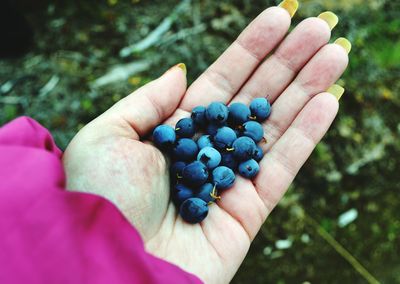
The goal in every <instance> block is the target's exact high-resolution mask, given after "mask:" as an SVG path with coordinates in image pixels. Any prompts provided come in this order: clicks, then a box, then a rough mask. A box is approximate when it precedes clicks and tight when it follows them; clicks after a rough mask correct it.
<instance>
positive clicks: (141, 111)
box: [104, 63, 187, 139]
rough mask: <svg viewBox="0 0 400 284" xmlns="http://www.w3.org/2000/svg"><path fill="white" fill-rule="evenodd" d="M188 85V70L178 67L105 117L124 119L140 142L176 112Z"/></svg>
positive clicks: (134, 93)
mask: <svg viewBox="0 0 400 284" xmlns="http://www.w3.org/2000/svg"><path fill="white" fill-rule="evenodd" d="M186 84H187V83H186V66H185V64H183V63H179V64H177V65H175V66H173V67H171V68H170V69H169V70H168V71H167V72H165V73H164V74H163V75H162V76H161V77H159V78H158V79H156V80H154V81H152V82H150V83H148V84H146V85H144V86H143V87H141V88H140V89H138V90H136V91H135V92H133V93H132V94H130V95H129V96H127V97H125V98H123V99H122V100H120V101H119V102H117V103H116V104H115V105H114V106H113V107H111V108H110V109H109V110H108V111H106V112H105V113H104V115H105V116H112V117H114V118H115V117H117V118H118V119H123V121H124V122H126V123H128V124H129V125H130V126H131V128H132V129H133V130H134V132H135V135H136V137H134V138H135V139H140V137H143V136H145V135H147V134H148V132H149V131H150V130H151V129H153V128H154V127H155V126H156V125H158V124H160V123H161V122H163V121H164V120H166V119H167V118H168V117H169V116H170V115H171V114H172V113H173V112H174V111H175V110H176V109H177V107H178V105H179V103H180V101H181V100H182V98H183V96H184V94H185V92H186Z"/></svg>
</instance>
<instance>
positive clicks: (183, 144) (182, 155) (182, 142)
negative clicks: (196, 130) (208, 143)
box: [174, 138, 198, 161]
mask: <svg viewBox="0 0 400 284" xmlns="http://www.w3.org/2000/svg"><path fill="white" fill-rule="evenodd" d="M197 153H198V147H197V144H196V142H194V141H193V140H192V139H190V138H182V139H179V140H178V141H176V144H175V147H174V157H175V158H176V159H177V160H180V161H190V160H194V159H195V158H196V156H197Z"/></svg>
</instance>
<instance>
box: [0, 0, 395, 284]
mask: <svg viewBox="0 0 400 284" xmlns="http://www.w3.org/2000/svg"><path fill="white" fill-rule="evenodd" d="M277 2H278V1H250V0H232V1H228V0H223V1H213V0H201V1H200V0H199V1H194V0H193V1H182V2H180V1H169V0H162V1H161V0H159V1H139V0H129V1H128V0H125V1H122V0H108V1H106V0H104V1H48V0H38V1H27V0H26V1H24V0H18V1H9V2H7V1H5V0H3V1H2V2H1V3H2V4H0V18H1V20H0V23H1V27H0V38H1V48H0V49H1V52H0V56H1V59H0V124H1V125H2V124H4V123H6V122H8V121H10V120H11V119H13V118H15V117H17V116H19V115H29V116H32V117H33V118H34V119H36V120H38V121H39V122H40V123H42V124H43V125H44V126H46V127H47V128H49V129H50V130H51V132H52V133H53V134H54V136H55V139H56V141H57V143H58V145H59V146H60V147H62V148H65V147H66V145H67V144H68V141H70V139H71V138H72V137H73V135H74V134H75V133H76V132H77V131H78V130H79V129H80V128H81V127H82V126H83V125H85V124H86V123H87V122H89V121H90V120H92V119H93V118H95V117H96V116H97V115H99V114H100V113H102V112H103V111H104V110H106V109H107V108H109V107H110V106H111V105H112V104H113V103H114V102H116V101H118V100H119V99H121V98H122V97H123V96H125V95H126V94H128V93H130V92H132V91H133V90H135V89H136V88H138V87H140V86H141V85H143V84H145V83H146V82H148V81H150V80H152V79H154V78H156V77H158V76H159V75H161V74H162V73H163V72H164V71H165V70H166V69H167V68H169V67H170V66H172V65H174V64H176V63H178V62H185V63H186V65H187V67H188V78H189V81H190V82H192V81H193V80H194V79H195V78H196V77H197V76H198V75H199V74H200V73H201V72H202V71H204V69H205V68H206V67H207V66H208V65H209V64H210V63H212V62H213V61H214V60H215V59H216V58H217V57H218V55H219V54H220V53H221V52H222V51H223V50H224V49H225V48H226V47H227V46H228V45H229V43H230V42H232V41H233V40H234V38H235V37H236V36H237V35H238V34H239V32H240V31H241V30H242V29H243V28H244V27H245V26H246V24H247V23H249V21H250V20H251V19H253V18H254V17H255V16H256V15H257V14H259V13H260V12H261V11H263V9H265V8H266V7H268V6H271V5H275V4H277ZM300 2H301V7H300V9H299V11H298V13H297V14H296V16H295V18H294V22H295V23H297V22H299V21H301V20H302V19H304V18H305V17H309V16H317V15H318V14H319V13H320V12H323V11H325V10H332V11H333V12H335V13H336V14H337V15H338V16H339V17H340V22H339V25H338V26H337V27H336V28H335V29H334V31H333V34H332V38H333V39H335V38H337V37H340V36H345V37H347V38H348V39H349V40H350V41H351V42H352V43H353V50H352V52H351V56H350V58H351V60H350V66H349V68H348V70H347V71H346V73H345V74H344V76H343V77H342V79H341V80H340V82H339V83H340V84H341V85H342V86H344V87H345V88H346V93H345V95H344V97H343V98H342V100H341V109H340V112H339V115H338V117H337V119H336V120H335V122H334V124H333V126H332V127H331V130H330V131H329V133H328V135H327V136H326V137H325V138H324V139H323V141H322V142H321V143H320V144H319V145H318V147H317V149H316V151H315V152H314V153H313V155H312V157H311V158H310V160H309V161H308V162H307V163H306V165H305V166H304V167H303V169H302V170H301V172H300V174H299V176H298V177H297V178H296V180H295V182H294V184H293V185H292V187H291V189H290V190H289V192H288V194H287V195H286V196H285V198H284V200H283V201H282V202H281V203H280V205H279V206H278V207H277V208H276V209H275V210H274V212H273V213H272V214H271V216H270V218H269V219H268V221H267V222H266V223H265V225H264V227H263V228H262V230H261V231H260V233H259V234H258V236H257V238H256V240H255V241H254V243H253V245H252V246H251V249H250V251H249V254H248V256H247V258H246V260H245V262H244V263H243V265H242V267H241V269H240V271H239V272H238V274H237V275H236V277H235V279H234V280H233V283H249V282H250V281H251V282H252V283H254V284H256V283H368V282H369V283H377V282H376V281H379V282H381V283H400V257H399V255H400V194H399V193H400V180H399V174H400V159H399V158H400V142H399V139H398V137H399V134H400V121H399V117H400V115H399V114H400V107H399V106H400V94H399V91H400V1H393V0H392V1H387V0H364V1H362V0H336V1H331V0H329V1H328V0H325V1H324V0H309V1H307V0H303V1H300ZM299 52H301V51H299Z"/></svg>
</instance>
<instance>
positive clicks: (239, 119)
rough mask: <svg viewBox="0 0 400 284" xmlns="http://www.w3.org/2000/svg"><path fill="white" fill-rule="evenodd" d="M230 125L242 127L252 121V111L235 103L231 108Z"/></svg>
mask: <svg viewBox="0 0 400 284" xmlns="http://www.w3.org/2000/svg"><path fill="white" fill-rule="evenodd" d="M228 109H229V117H228V120H229V123H230V124H232V125H235V126H236V125H241V124H243V123H245V122H246V121H248V120H249V119H250V115H251V112H250V109H249V107H248V106H246V105H245V104H242V103H233V104H231V105H230V106H229V107H228Z"/></svg>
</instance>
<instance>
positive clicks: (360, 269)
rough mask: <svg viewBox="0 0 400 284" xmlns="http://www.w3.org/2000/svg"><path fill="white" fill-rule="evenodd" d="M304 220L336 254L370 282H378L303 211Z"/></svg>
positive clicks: (377, 283)
mask: <svg viewBox="0 0 400 284" xmlns="http://www.w3.org/2000/svg"><path fill="white" fill-rule="evenodd" d="M304 217H305V220H306V221H307V222H308V223H309V224H310V225H311V226H313V227H314V228H315V230H316V231H317V232H318V234H319V235H320V236H321V237H322V238H323V239H324V240H325V241H326V242H327V243H328V244H330V245H331V246H332V247H333V248H334V249H335V250H336V252H337V253H338V254H340V255H341V256H342V257H343V258H344V259H346V260H347V262H349V263H350V265H351V266H352V267H353V268H354V269H355V270H356V271H357V272H358V273H360V275H361V276H362V277H364V279H365V280H366V281H367V282H368V283H370V284H380V282H379V281H378V280H377V279H376V278H375V277H374V276H373V275H372V274H371V273H370V272H369V271H368V270H367V269H366V268H365V267H364V266H363V265H362V264H361V263H360V262H359V261H358V260H357V259H356V258H355V257H354V256H353V255H351V253H350V252H349V251H348V250H346V249H345V248H344V247H343V246H342V245H341V244H340V243H339V242H338V241H336V240H335V239H334V238H333V237H332V236H331V235H330V234H329V233H328V232H327V231H325V229H324V228H322V227H321V226H320V225H319V224H318V222H317V221H316V220H314V219H313V218H312V217H311V216H309V215H308V214H307V213H306V212H304Z"/></svg>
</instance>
